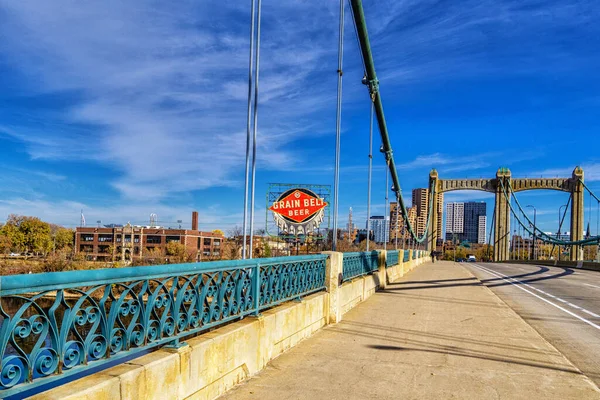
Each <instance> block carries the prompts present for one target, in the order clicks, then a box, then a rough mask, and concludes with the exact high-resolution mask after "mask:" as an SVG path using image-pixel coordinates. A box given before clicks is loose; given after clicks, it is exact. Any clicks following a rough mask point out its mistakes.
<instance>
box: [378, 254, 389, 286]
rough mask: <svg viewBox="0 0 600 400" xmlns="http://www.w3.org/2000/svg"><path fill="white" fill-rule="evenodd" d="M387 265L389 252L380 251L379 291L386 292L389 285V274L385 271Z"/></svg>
mask: <svg viewBox="0 0 600 400" xmlns="http://www.w3.org/2000/svg"><path fill="white" fill-rule="evenodd" d="M386 263H387V251H386V250H379V257H378V264H379V265H378V267H379V289H380V290H385V287H386V285H387V272H386V271H385V266H386Z"/></svg>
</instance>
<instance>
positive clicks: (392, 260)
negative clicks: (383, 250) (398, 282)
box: [385, 250, 399, 267]
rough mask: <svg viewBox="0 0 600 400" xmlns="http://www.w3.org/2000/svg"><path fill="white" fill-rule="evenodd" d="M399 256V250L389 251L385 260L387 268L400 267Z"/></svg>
mask: <svg viewBox="0 0 600 400" xmlns="http://www.w3.org/2000/svg"><path fill="white" fill-rule="evenodd" d="M398 254H399V251H398V250H388V251H387V256H386V259H385V266H386V267H393V266H394V265H398Z"/></svg>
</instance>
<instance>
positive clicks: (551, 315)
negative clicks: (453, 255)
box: [462, 263, 600, 386]
mask: <svg viewBox="0 0 600 400" xmlns="http://www.w3.org/2000/svg"><path fill="white" fill-rule="evenodd" d="M462 265H463V266H465V267H467V268H468V269H469V270H470V271H471V272H472V273H473V274H475V276H477V277H478V278H479V279H480V280H481V281H482V283H483V284H484V285H485V286H487V287H488V288H490V289H491V290H492V291H493V292H494V293H496V295H498V296H499V297H500V298H501V299H502V300H503V301H504V302H506V303H507V304H508V305H509V306H510V307H511V308H512V309H513V310H515V311H516V312H517V313H518V314H519V315H520V316H521V317H522V318H523V319H525V320H526V321H527V322H528V323H529V324H530V325H531V326H532V327H533V328H534V329H536V330H537V331H538V332H539V333H540V334H541V335H542V336H543V337H544V338H545V339H546V340H547V341H549V342H550V343H551V344H552V345H554V347H556V348H557V349H558V350H559V351H560V352H561V353H563V354H564V355H565V356H566V357H567V358H568V359H569V360H570V361H571V362H572V363H573V364H575V366H576V367H577V368H579V369H580V370H581V371H582V372H583V373H584V374H585V375H587V376H588V377H589V378H590V379H592V380H593V381H594V382H595V383H596V385H598V386H600V272H595V271H586V270H579V269H573V268H563V267H546V266H538V265H523V264H492V263H464V264H462Z"/></svg>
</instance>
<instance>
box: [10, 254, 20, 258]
mask: <svg viewBox="0 0 600 400" xmlns="http://www.w3.org/2000/svg"><path fill="white" fill-rule="evenodd" d="M20 255H21V254H20V253H10V254H9V256H10V257H19V256H20Z"/></svg>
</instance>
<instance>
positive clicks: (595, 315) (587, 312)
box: [478, 265, 600, 318]
mask: <svg viewBox="0 0 600 400" xmlns="http://www.w3.org/2000/svg"><path fill="white" fill-rule="evenodd" d="M478 266H479V267H481V268H483V269H487V270H488V271H492V272H496V273H498V274H500V275H502V276H505V277H507V278H508V279H513V280H515V281H517V282H519V283H521V284H522V285H525V286H527V287H528V288H530V289H531V290H535V291H536V292H539V293H542V294H543V295H545V296H547V297H551V298H553V299H556V300H558V301H560V302H561V303H565V304H567V305H568V306H571V307H573V308H576V309H578V310H581V311H583V312H584V313H586V314H589V315H591V316H592V317H594V318H600V315H598V314H596V313H593V312H591V311H588V310H586V309H585V308H582V307H579V306H577V305H575V304H573V303H569V302H568V301H567V300H564V299H561V298H560V297H557V296H555V295H553V294H550V293H547V292H544V291H543V290H541V289H538V288H536V287H535V286H531V285H529V284H527V283H525V282H521V281H519V280H518V279H516V278H513V277H511V276H508V275H504V274H503V273H502V272H498V271H496V270H493V269H489V268H487V267H484V266H482V265H478Z"/></svg>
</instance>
